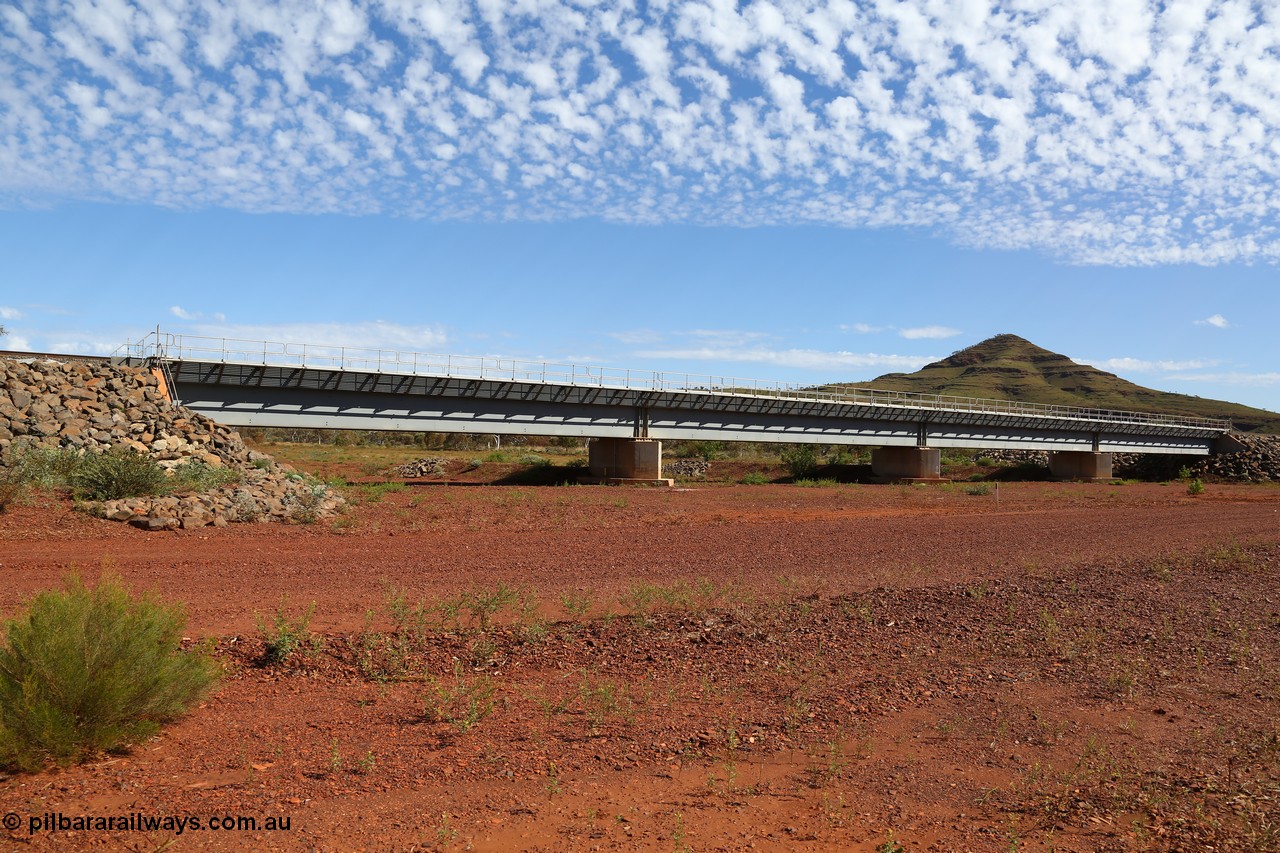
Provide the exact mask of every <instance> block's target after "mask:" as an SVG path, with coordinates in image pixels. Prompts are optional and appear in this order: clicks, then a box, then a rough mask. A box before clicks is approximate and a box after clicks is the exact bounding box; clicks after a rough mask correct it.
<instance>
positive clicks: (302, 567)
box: [0, 483, 1280, 851]
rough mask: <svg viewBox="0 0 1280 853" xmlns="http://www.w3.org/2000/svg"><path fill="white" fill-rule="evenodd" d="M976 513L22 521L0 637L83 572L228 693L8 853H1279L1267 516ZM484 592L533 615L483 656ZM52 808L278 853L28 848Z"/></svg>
mask: <svg viewBox="0 0 1280 853" xmlns="http://www.w3.org/2000/svg"><path fill="white" fill-rule="evenodd" d="M970 488H971V487H970V486H969V485H968V484H963V483H957V484H953V485H942V486H850V485H845V486H834V487H819V488H804V487H797V486H789V485H770V486H728V485H706V486H700V487H691V488H687V489H675V490H666V489H643V488H605V487H575V486H561V487H533V486H526V487H514V486H445V485H437V484H426V483H415V484H410V485H408V486H405V487H398V486H396V485H392V486H391V487H390V488H388V487H385V486H384V487H379V486H376V485H375V486H365V487H352V488H350V489H349V493H350V495H351V497H352V503H353V506H352V507H351V508H350V509H349V511H348V512H347V513H346V514H345V515H344V516H343V517H342V518H340V519H338V520H337V521H335V522H329V523H322V524H317V525H311V526H276V525H254V526H239V525H233V526H232V527H229V528H225V529H206V530H200V531H184V532H167V533H143V532H140V531H137V530H135V529H132V528H129V527H126V526H122V525H119V524H113V523H109V522H105V521H99V520H96V519H92V518H89V517H88V516H85V515H83V514H80V513H76V512H74V511H72V510H71V508H70V507H69V505H68V504H67V503H66V502H64V501H57V500H45V501H43V502H42V503H39V504H37V505H35V506H30V507H17V508H14V509H11V510H10V512H8V513H7V514H3V515H0V577H3V579H4V583H3V584H0V610H3V612H5V613H10V614H11V613H13V612H14V611H15V610H16V609H17V608H18V607H19V606H20V605H21V604H22V603H23V602H24V601H25V600H27V599H28V598H29V597H30V596H31V595H32V594H33V593H34V592H36V591H38V590H41V589H46V588H49V587H51V586H57V585H58V584H59V582H60V581H61V579H62V578H63V577H64V576H65V574H66V573H67V572H68V570H69V569H71V568H73V567H75V568H78V569H79V571H80V572H81V573H82V574H85V575H88V576H95V575H96V574H97V573H98V572H99V571H100V570H102V569H103V568H107V569H109V570H110V571H113V572H115V573H117V574H119V575H120V576H121V577H123V578H124V580H125V581H126V583H127V584H129V585H130V586H131V587H133V588H135V589H138V590H143V589H155V590H158V591H159V592H160V593H161V595H162V596H164V597H165V598H169V599H177V600H182V601H184V602H186V605H187V609H188V613H189V615H190V622H189V633H190V635H191V637H192V638H193V639H196V638H200V637H207V638H213V639H214V640H216V642H217V652H216V654H217V656H218V658H219V660H221V661H222V662H223V664H224V666H225V668H226V670H227V675H226V678H225V679H224V681H223V683H222V684H221V686H220V688H219V689H218V690H217V691H216V692H215V693H214V694H213V695H212V696H211V697H210V698H209V699H208V700H207V701H206V702H205V703H203V704H202V705H201V706H200V707H199V708H196V709H195V710H193V711H192V713H190V714H189V715H188V716H187V717H185V718H184V719H182V720H180V721H177V722H176V723H174V724H173V725H171V726H169V727H168V728H166V729H165V730H164V731H163V732H162V733H161V734H160V735H159V736H158V737H157V738H155V739H154V740H153V741H151V742H148V743H144V744H140V745H138V746H136V747H134V748H133V749H132V750H131V751H128V752H126V753H123V754H120V755H113V756H106V757H103V758H102V759H101V760H99V761H96V762H93V763H90V764H87V765H85V766H81V767H75V768H69V769H61V770H59V769H52V770H49V771H46V772H44V773H39V774H34V775H30V774H22V775H15V776H12V777H10V778H7V779H2V778H0V812H4V813H6V814H8V813H12V814H14V815H16V816H17V817H18V819H19V822H20V826H19V828H18V829H17V830H15V831H13V832H10V833H8V834H0V839H3V840H4V841H5V842H6V843H8V844H10V846H12V847H13V849H59V850H61V849H104V850H114V849H130V850H159V849H172V850H188V849H189V850H228V849H236V850H361V849H363V850H379V851H381V850H403V851H408V850H430V849H448V850H453V849H456V850H463V849H474V850H546V851H559V850H597V849H598V850H654V851H673V850H674V851H704V850H726V851H737V850H896V849H898V848H897V847H896V846H894V845H898V844H900V845H901V846H902V849H905V850H946V851H950V850H984V851H985V850H993V851H994V850H999V851H1007V850H1011V849H1019V850H1023V849H1054V850H1098V849H1113V850H1128V849H1135V848H1136V849H1143V848H1149V849H1178V850H1183V849H1209V848H1210V847H1212V848H1214V849H1240V850H1255V849H1277V848H1278V847H1280V823H1278V821H1277V818H1278V817H1280V816H1278V815H1277V813H1276V805H1275V804H1276V798H1277V796H1280V781H1278V780H1280V728H1278V725H1277V713H1276V712H1277V697H1278V696H1280V670H1277V663H1280V489H1278V488H1275V487H1267V486H1228V485H1211V486H1210V487H1209V489H1208V492H1207V493H1206V494H1204V495H1200V496H1196V497H1191V496H1188V495H1187V494H1186V490H1185V488H1184V487H1183V486H1181V485H1179V484H1176V483H1175V484H1169V485H1158V484H1150V485H1134V484H1126V485H1115V486H1108V485H1093V484H1089V485H1083V484H1081V485H1066V484H1046V483H1003V484H1001V486H1000V490H999V501H998V502H997V496H996V494H995V493H994V492H993V493H991V494H985V495H981V494H969V493H968V492H969V490H970ZM500 585H505V586H506V587H509V588H511V589H520V590H523V591H524V593H525V595H524V603H523V604H521V603H520V602H519V601H515V600H510V601H504V602H496V603H495V605H494V606H495V608H497V610H498V612H497V613H496V614H495V615H494V618H493V620H492V623H490V620H489V619H488V618H487V614H486V615H484V616H482V615H481V614H480V613H479V612H478V611H480V610H481V609H482V608H480V607H479V605H477V604H476V603H475V602H477V601H479V600H481V597H482V596H483V594H485V593H488V594H490V595H491V596H493V594H494V593H501V592H502V590H503V587H502V586H500ZM392 590H397V591H398V592H399V594H400V595H401V596H402V598H403V599H404V601H405V602H406V603H407V605H408V609H411V607H412V605H414V604H415V603H417V602H419V601H422V602H425V604H426V610H425V613H426V615H424V616H423V617H422V619H421V620H417V621H415V619H414V618H413V617H412V615H411V614H407V613H406V609H401V610H400V611H395V610H394V607H393V606H392V601H391V599H392V592H391V591H392ZM463 594H470V596H471V597H470V599H469V601H470V602H471V606H470V607H468V606H467V605H466V604H465V603H462V604H461V606H459V603H461V602H463V599H462V598H461V596H462V595H463ZM535 596H536V598H537V601H536V602H535V601H534V597H535ZM494 597H500V596H494ZM282 602H283V603H282ZM311 602H314V603H315V612H314V617H313V619H312V621H311V624H310V628H311V629H312V630H313V631H316V632H317V633H318V634H320V635H323V640H324V641H323V644H322V645H323V647H322V648H318V649H316V650H313V651H306V650H304V651H303V652H297V653H295V654H294V655H292V656H291V657H290V658H289V660H288V661H286V662H285V663H284V664H282V665H278V666H267V665H264V664H263V663H262V662H261V657H262V651H263V637H262V632H261V631H260V630H259V628H258V627H257V625H258V623H259V622H260V621H262V620H264V619H265V620H267V621H270V619H271V618H272V614H274V613H275V612H276V610H277V608H282V609H283V611H284V612H285V613H286V614H287V615H290V616H292V617H295V618H297V617H299V616H300V614H302V613H303V612H304V609H305V608H306V606H307V605H308V604H310V603H311ZM450 602H453V603H452V604H451V603H450ZM499 605H501V606H499ZM451 608H452V609H451ZM318 645H319V644H318ZM486 696H487V698H486ZM468 700H472V701H473V702H474V703H475V704H474V706H473V708H472V711H473V713H472V714H471V718H470V719H469V718H468V714H467V712H468ZM488 702H492V709H491V710H488V711H486V710H485V709H486V707H487V703H488ZM472 723H474V724H472ZM59 812H60V813H62V814H63V815H65V816H72V815H81V814H92V815H108V814H115V815H118V814H132V813H145V814H148V815H164V814H180V815H187V816H198V817H205V818H207V817H209V816H214V815H239V816H246V817H253V818H255V819H257V820H258V821H260V822H261V821H265V820H266V819H267V818H268V817H288V818H289V819H290V828H289V829H288V830H281V831H273V832H268V831H263V830H259V831H256V832H252V831H250V832H242V831H212V830H203V831H195V830H191V829H188V830H186V831H184V832H183V833H182V834H181V835H175V834H174V833H173V832H167V833H166V832H159V831H157V832H150V833H147V832H129V831H124V832H119V831H105V830H88V831H81V832H61V831H56V830H55V831H52V832H44V831H39V832H35V833H32V832H30V831H29V824H28V821H29V820H30V819H32V818H33V817H34V818H37V819H39V818H40V817H41V816H43V815H45V814H47V813H49V814H52V813H59ZM169 841H172V842H173V843H172V846H171V847H168V848H164V847H163V845H165V844H166V843H167V842H169ZM886 845H887V846H886Z"/></svg>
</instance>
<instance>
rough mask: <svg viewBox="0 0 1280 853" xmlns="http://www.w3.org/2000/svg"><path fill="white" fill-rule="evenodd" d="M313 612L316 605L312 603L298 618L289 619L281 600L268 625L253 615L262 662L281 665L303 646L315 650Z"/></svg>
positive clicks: (259, 616) (283, 602) (316, 644)
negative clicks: (312, 625)
mask: <svg viewBox="0 0 1280 853" xmlns="http://www.w3.org/2000/svg"><path fill="white" fill-rule="evenodd" d="M315 612H316V604H315V602H314V601H313V602H311V604H309V605H307V608H306V610H304V611H303V612H302V613H301V614H300V615H299V616H297V617H295V618H291V617H290V616H289V615H288V614H287V613H286V612H285V601H284V600H283V599H281V601H280V606H279V607H277V608H276V612H275V615H274V616H273V617H272V620H271V622H270V624H268V623H267V621H266V620H265V619H263V618H262V616H261V615H258V614H255V615H256V618H257V622H258V633H260V634H262V639H263V650H262V659H263V662H264V663H267V664H272V665H276V664H282V663H284V662H285V661H287V660H288V659H289V657H290V656H291V655H292V654H293V653H294V652H296V651H298V650H299V649H303V647H304V646H305V647H307V648H308V649H310V650H312V651H314V650H316V649H317V648H318V646H319V641H318V640H317V638H316V637H315V636H314V635H313V634H312V633H311V617H312V616H314V615H315Z"/></svg>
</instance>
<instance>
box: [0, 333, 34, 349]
mask: <svg viewBox="0 0 1280 853" xmlns="http://www.w3.org/2000/svg"><path fill="white" fill-rule="evenodd" d="M0 342H2V343H3V344H4V348H5V349H7V350H12V351H13V352H34V350H33V349H31V340H30V339H29V338H24V337H22V336H20V335H6V336H5V337H4V338H0Z"/></svg>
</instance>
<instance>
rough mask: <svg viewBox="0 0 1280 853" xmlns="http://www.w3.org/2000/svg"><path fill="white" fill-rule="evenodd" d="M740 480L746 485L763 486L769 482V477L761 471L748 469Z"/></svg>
mask: <svg viewBox="0 0 1280 853" xmlns="http://www.w3.org/2000/svg"><path fill="white" fill-rule="evenodd" d="M738 482H739V483H742V484H743V485H744V486H763V485H764V484H765V483H768V482H769V478H768V477H766V476H765V475H764V474H762V473H761V472H759V471H748V472H747V473H745V474H743V475H742V479H741V480H739V481H738Z"/></svg>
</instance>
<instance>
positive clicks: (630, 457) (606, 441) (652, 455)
mask: <svg viewBox="0 0 1280 853" xmlns="http://www.w3.org/2000/svg"><path fill="white" fill-rule="evenodd" d="M587 467H588V469H589V470H590V471H591V476H592V478H593V479H597V480H605V481H608V480H638V481H649V482H652V481H655V480H662V479H663V478H662V442H661V441H656V440H654V439H651V438H593V439H592V440H591V443H590V444H589V445H587ZM663 482H668V481H665V480H664V481H663Z"/></svg>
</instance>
